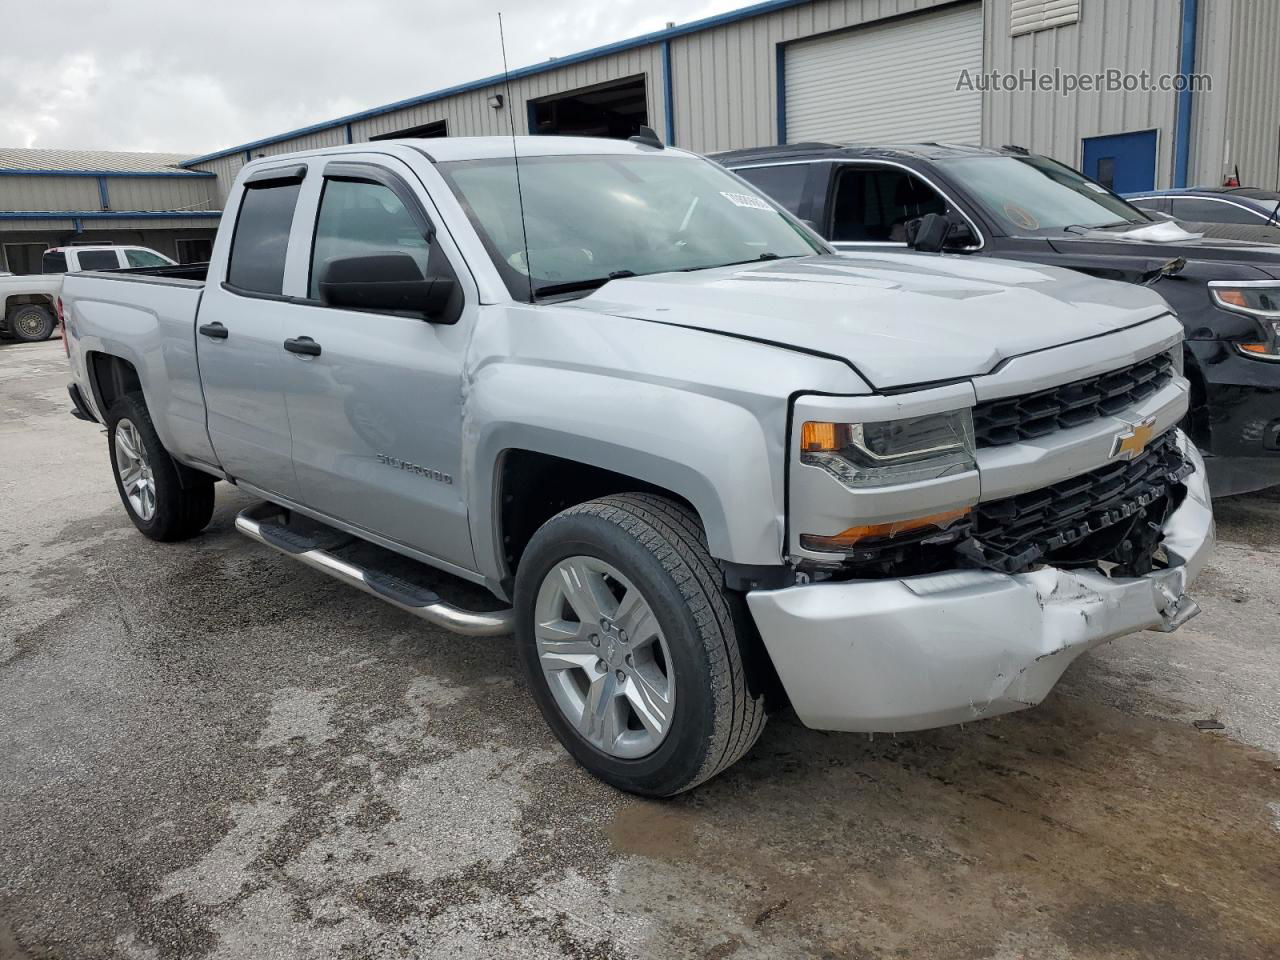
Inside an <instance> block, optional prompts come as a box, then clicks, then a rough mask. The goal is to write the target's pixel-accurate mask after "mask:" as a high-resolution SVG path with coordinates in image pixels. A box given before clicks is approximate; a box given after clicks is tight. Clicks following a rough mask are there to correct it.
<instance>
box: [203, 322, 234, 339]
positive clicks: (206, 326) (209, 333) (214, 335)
mask: <svg viewBox="0 0 1280 960" xmlns="http://www.w3.org/2000/svg"><path fill="white" fill-rule="evenodd" d="M227 333H228V330H227V328H226V327H224V326H223V325H222V324H220V323H218V322H217V321H216V320H215V321H214V322H213V323H202V324H200V335H201V336H204V337H210V338H211V339H214V340H225V339H227Z"/></svg>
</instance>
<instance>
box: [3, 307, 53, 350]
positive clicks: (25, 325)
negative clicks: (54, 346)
mask: <svg viewBox="0 0 1280 960" xmlns="http://www.w3.org/2000/svg"><path fill="white" fill-rule="evenodd" d="M5 320H6V322H7V323H8V324H9V336H11V337H13V339H15V340H19V341H21V342H22V343H36V342H38V341H40V340H48V339H49V338H50V337H52V336H53V331H54V330H55V329H56V328H57V323H56V322H55V320H54V319H53V311H52V310H50V309H49V308H48V307H46V306H43V305H41V304H39V303H20V304H18V305H17V306H16V307H10V308H9V314H8V316H7V317H5Z"/></svg>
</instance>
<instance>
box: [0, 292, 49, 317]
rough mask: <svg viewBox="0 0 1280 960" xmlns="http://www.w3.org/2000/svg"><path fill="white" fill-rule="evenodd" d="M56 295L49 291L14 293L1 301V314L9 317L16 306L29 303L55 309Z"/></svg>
mask: <svg viewBox="0 0 1280 960" xmlns="http://www.w3.org/2000/svg"><path fill="white" fill-rule="evenodd" d="M53 302H54V296H53V295H52V294H49V293H12V294H10V295H9V296H7V297H5V298H4V300H3V301H2V302H0V316H5V317H7V316H8V315H9V311H10V310H11V309H12V308H14V307H23V306H26V305H27V304H32V303H34V304H37V305H39V306H42V307H47V308H48V309H50V310H52V309H54V304H53Z"/></svg>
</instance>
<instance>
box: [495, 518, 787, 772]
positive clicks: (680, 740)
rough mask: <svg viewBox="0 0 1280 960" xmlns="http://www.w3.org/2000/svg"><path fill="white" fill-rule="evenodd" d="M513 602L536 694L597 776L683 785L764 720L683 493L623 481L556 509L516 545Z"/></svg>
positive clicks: (712, 768)
mask: <svg viewBox="0 0 1280 960" xmlns="http://www.w3.org/2000/svg"><path fill="white" fill-rule="evenodd" d="M515 604H516V617H517V634H516V635H517V638H518V642H519V652H520V657H521V662H522V665H523V667H524V670H525V675H526V677H527V679H528V682H529V686H530V689H531V690H532V692H533V695H534V699H535V700H536V701H537V703H538V706H539V707H540V709H541V710H542V714H543V716H544V718H545V719H546V721H547V723H548V724H549V725H550V727H551V729H552V731H553V732H554V733H555V734H556V736H557V737H558V738H559V740H560V742H561V743H562V744H564V746H565V748H566V749H567V750H568V751H569V753H570V754H572V755H573V757H574V758H575V759H576V760H577V761H578V762H579V763H581V764H582V765H583V766H584V767H586V768H587V769H588V770H589V771H591V773H593V774H595V775H596V776H597V777H599V778H600V779H602V780H604V781H605V782H607V783H610V784H612V785H613V786H615V787H618V788H619V789H622V790H627V791H629V792H632V793H638V794H642V795H645V796H670V795H672V794H676V793H680V792H681V791H683V790H688V789H689V788H691V787H693V786H696V785H697V784H699V783H701V782H703V781H704V780H707V779H709V778H710V777H713V776H715V775H716V774H718V773H719V772H721V771H722V770H724V769H725V768H727V767H729V766H730V765H732V764H733V763H734V762H736V761H737V760H738V759H739V758H740V757H741V756H742V755H743V754H744V753H746V752H747V750H748V749H750V748H751V746H752V745H753V744H754V743H755V741H756V739H757V738H758V737H759V735H760V732H761V730H763V728H764V721H765V709H764V699H763V696H762V695H760V694H758V693H755V692H753V691H752V690H751V689H749V687H748V683H747V676H746V668H745V666H744V663H743V657H742V651H741V650H740V648H739V641H738V637H737V633H736V630H735V627H734V622H733V617H732V615H731V614H730V611H729V605H728V603H727V598H726V596H725V594H724V592H723V589H722V587H721V578H720V571H719V569H718V567H717V566H716V564H715V561H714V560H713V559H712V558H711V555H710V553H709V552H708V550H707V544H706V539H705V536H704V535H703V532H702V529H701V526H700V525H699V524H698V520H697V517H696V516H695V515H694V514H693V513H692V512H690V511H689V510H688V509H687V508H685V507H683V506H681V505H680V504H677V503H675V502H674V501H672V500H668V499H666V498H663V497H657V496H652V495H649V494H624V495H619V496H613V497H605V498H602V499H600V500H593V501H590V502H589V503H584V504H581V505H579V506H576V507H572V508H570V509H568V510H565V511H564V512H562V513H560V514H558V515H557V516H555V517H553V518H552V519H551V520H549V521H547V523H546V524H544V525H543V526H542V527H541V528H540V529H539V530H538V532H537V533H536V534H534V536H533V538H532V540H530V542H529V546H528V548H527V549H526V550H525V552H524V555H523V557H522V558H521V562H520V567H519V570H518V572H517V576H516V591H515Z"/></svg>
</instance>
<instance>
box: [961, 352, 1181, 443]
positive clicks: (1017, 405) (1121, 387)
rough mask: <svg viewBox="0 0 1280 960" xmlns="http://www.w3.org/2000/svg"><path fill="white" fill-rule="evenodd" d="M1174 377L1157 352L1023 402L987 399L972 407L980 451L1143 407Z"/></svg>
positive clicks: (1166, 358)
mask: <svg viewBox="0 0 1280 960" xmlns="http://www.w3.org/2000/svg"><path fill="white" fill-rule="evenodd" d="M1172 378H1173V358H1172V357H1171V356H1170V355H1169V354H1168V353H1158V354H1156V355H1155V356H1154V357H1148V358H1147V359H1146V360H1143V361H1141V362H1140V363H1135V364H1134V365H1133V366H1131V367H1125V368H1123V369H1121V370H1112V371H1111V372H1109V373H1103V374H1099V375H1098V376H1096V377H1087V378H1085V379H1084V380H1077V381H1075V382H1074V383H1064V384H1062V385H1061V386H1058V387H1051V388H1050V389H1048V390H1039V391H1037V392H1035V393H1028V394H1024V395H1023V396H1021V397H1001V398H1000V399H998V400H987V401H985V402H983V403H980V404H978V405H977V406H976V407H974V408H973V432H974V438H975V440H976V441H977V444H978V446H979V447H1000V446H1004V445H1006V444H1010V443H1017V442H1018V441H1020V440H1031V439H1034V438H1035V437H1043V436H1045V435H1046V434H1050V433H1053V432H1054V431H1055V430H1066V429H1068V428H1070V427H1078V426H1080V425H1081V424H1083V423H1089V422H1091V421H1093V420H1097V419H1099V418H1100V417H1109V416H1114V415H1115V414H1117V413H1123V412H1124V411H1125V410H1128V409H1129V408H1131V407H1133V406H1134V405H1135V404H1138V403H1141V402H1142V401H1143V400H1145V399H1147V397H1149V396H1151V395H1152V394H1153V393H1155V392H1156V391H1157V390H1159V389H1160V388H1161V387H1163V386H1164V385H1165V384H1166V383H1168V382H1169V381H1170V380H1171V379H1172Z"/></svg>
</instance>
